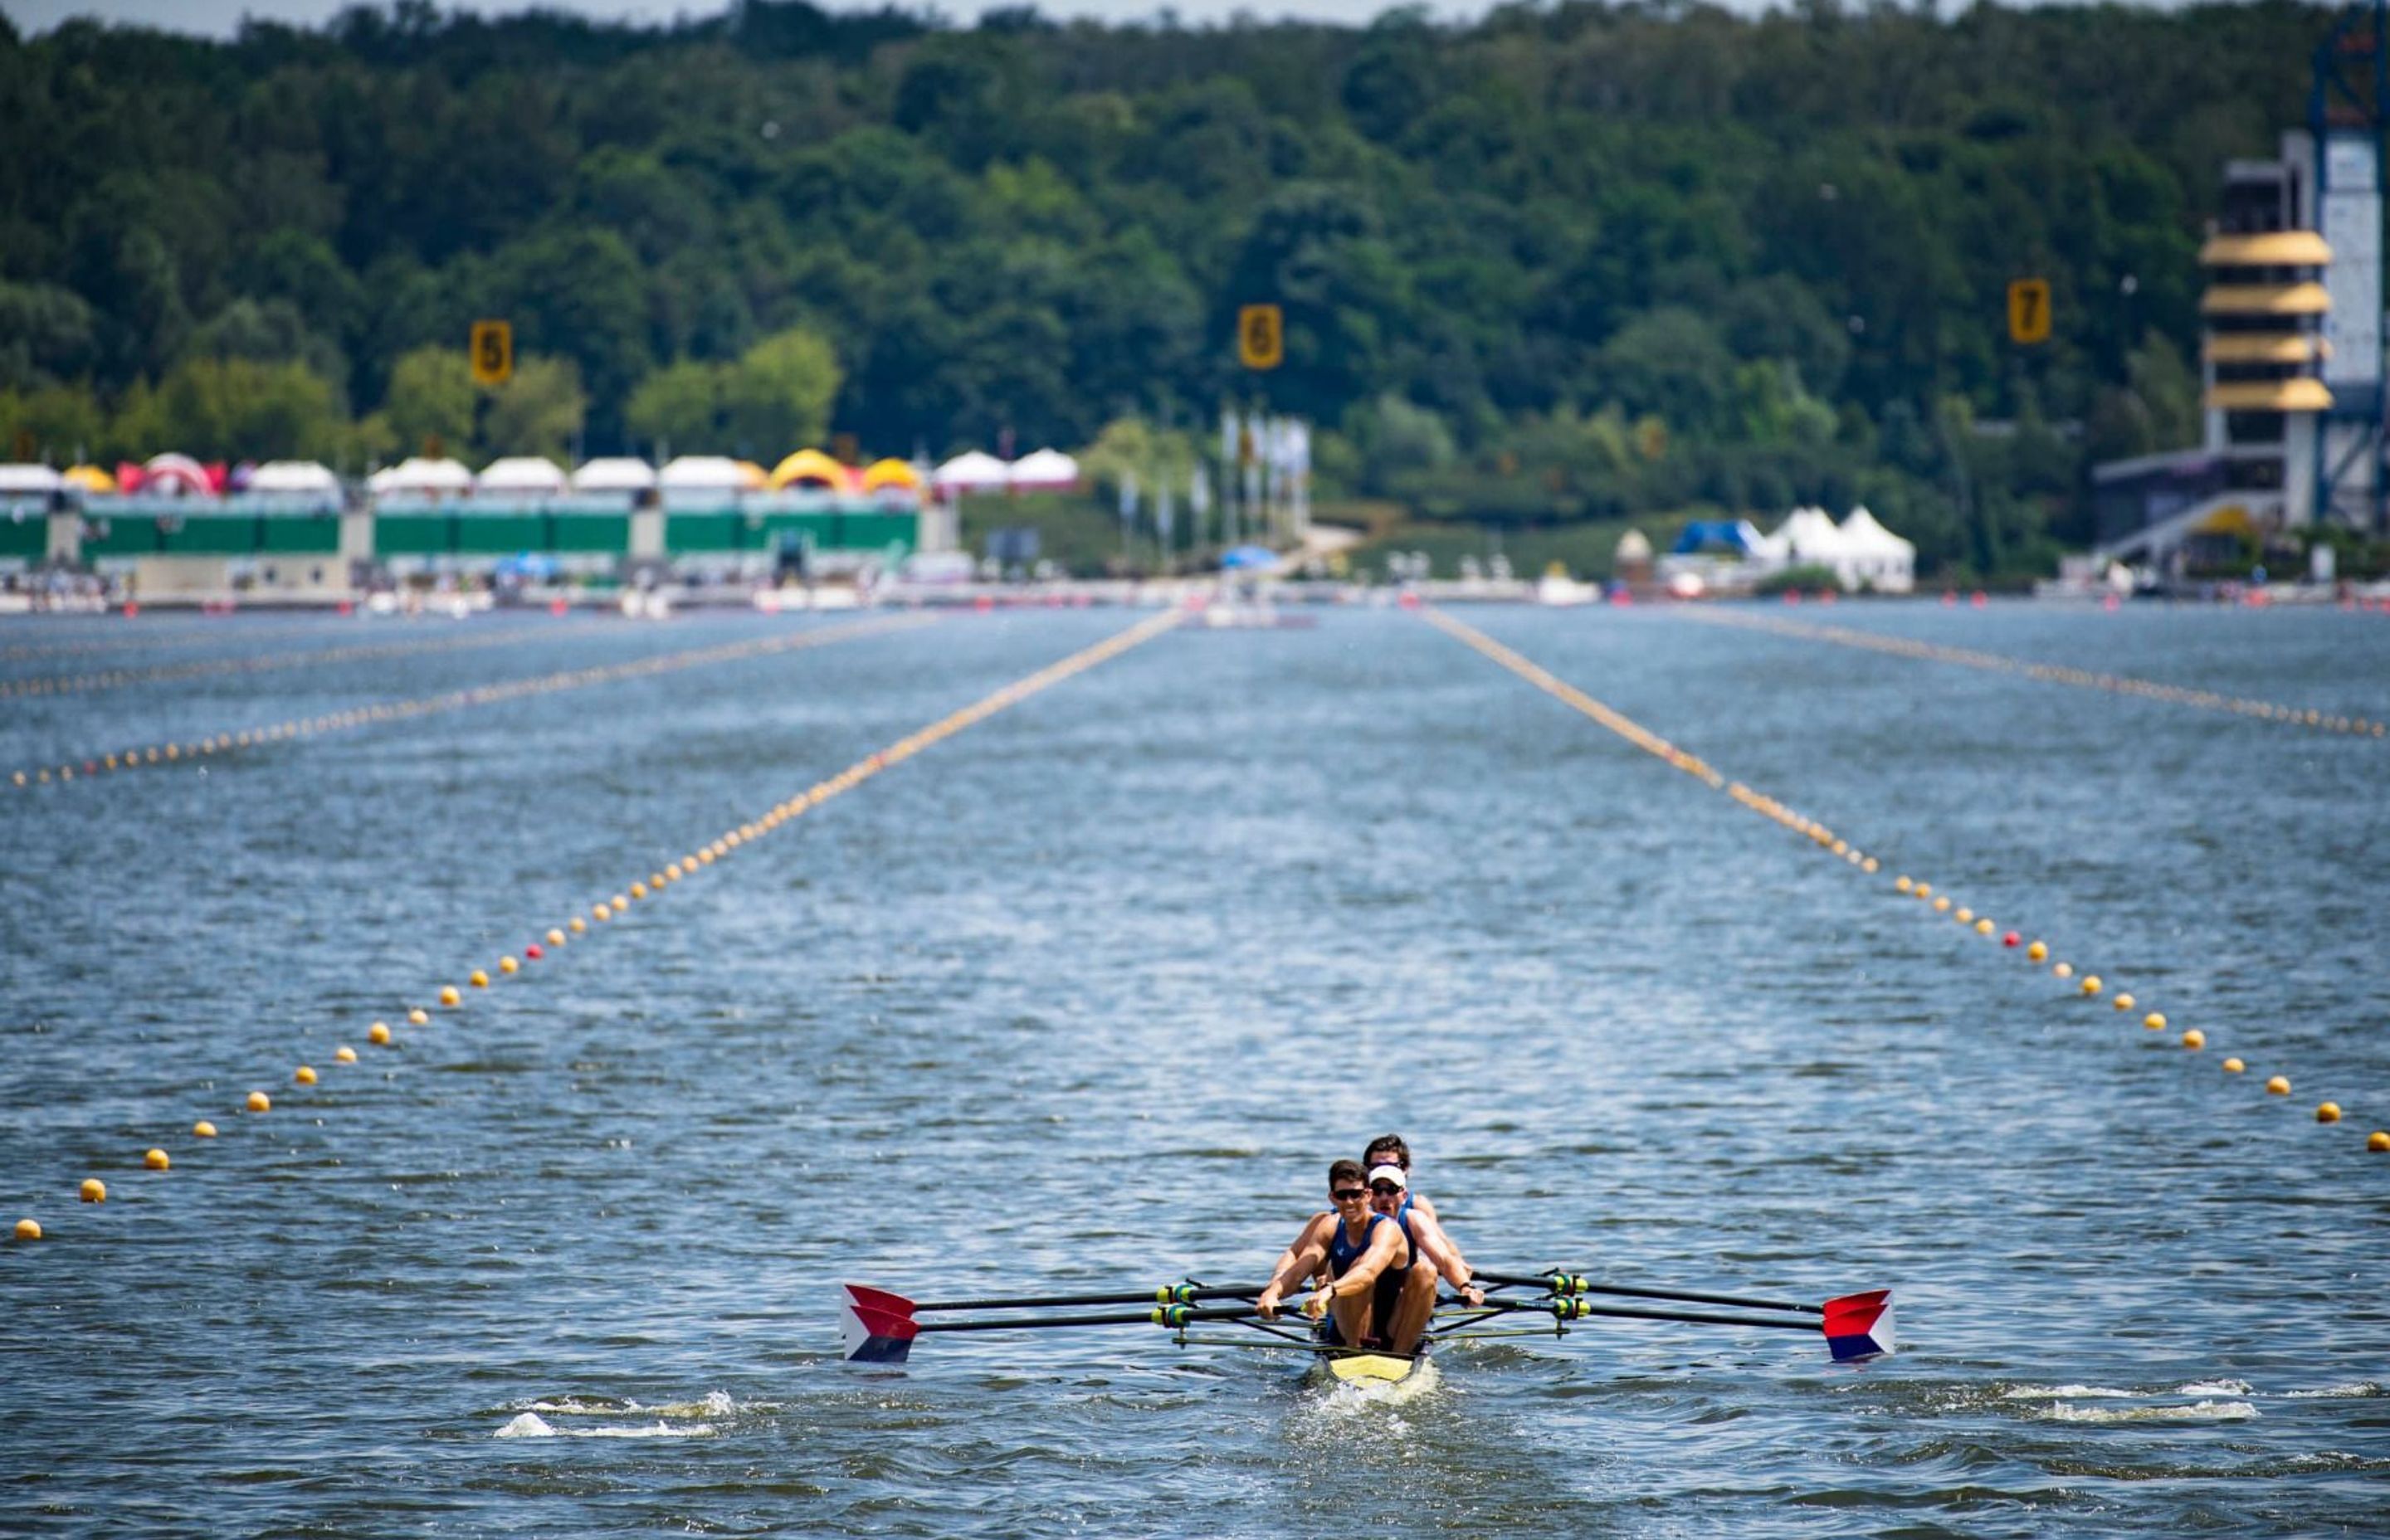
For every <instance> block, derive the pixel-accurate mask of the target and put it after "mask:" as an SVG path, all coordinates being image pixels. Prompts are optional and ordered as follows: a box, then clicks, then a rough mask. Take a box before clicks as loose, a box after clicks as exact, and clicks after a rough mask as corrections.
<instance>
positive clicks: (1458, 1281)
mask: <svg viewBox="0 0 2390 1540" xmlns="http://www.w3.org/2000/svg"><path fill="white" fill-rule="evenodd" d="M1361 1163H1362V1164H1363V1165H1365V1166H1367V1167H1368V1180H1369V1206H1370V1207H1371V1208H1372V1209H1374V1210H1376V1211H1377V1212H1378V1213H1382V1214H1384V1215H1386V1216H1387V1217H1388V1218H1390V1219H1392V1220H1394V1223H1396V1224H1398V1225H1400V1226H1402V1227H1403V1234H1404V1236H1405V1237H1406V1238H1407V1239H1408V1240H1409V1241H1410V1243H1411V1245H1412V1246H1413V1248H1414V1249H1415V1251H1416V1257H1415V1260H1416V1262H1417V1263H1418V1264H1421V1265H1425V1266H1427V1267H1430V1268H1431V1269H1433V1272H1434V1273H1435V1275H1436V1276H1437V1277H1442V1278H1443V1279H1444V1281H1446V1283H1449V1284H1451V1285H1452V1287H1453V1290H1454V1291H1455V1292H1456V1293H1458V1294H1459V1295H1460V1297H1461V1298H1462V1299H1464V1300H1467V1301H1468V1302H1469V1303H1471V1304H1482V1303H1484V1300H1485V1293H1484V1290H1481V1289H1479V1288H1478V1287H1477V1284H1476V1281H1475V1280H1476V1274H1475V1273H1474V1272H1473V1271H1472V1270H1471V1267H1470V1265H1469V1259H1468V1258H1467V1257H1465V1256H1463V1255H1461V1252H1460V1247H1459V1244H1458V1242H1456V1241H1455V1240H1454V1239H1453V1238H1452V1237H1451V1236H1449V1235H1447V1234H1446V1233H1445V1228H1444V1224H1443V1221H1441V1220H1439V1219H1438V1218H1437V1217H1436V1213H1435V1206H1434V1205H1433V1204H1432V1203H1430V1202H1429V1201H1428V1200H1427V1199H1426V1198H1425V1197H1424V1196H1422V1195H1421V1194H1419V1193H1416V1192H1413V1191H1412V1190H1411V1186H1410V1164H1411V1149H1410V1146H1409V1145H1407V1144H1406V1143H1404V1142H1403V1137H1402V1136H1401V1135H1399V1134H1386V1135H1381V1136H1379V1137H1377V1138H1374V1139H1372V1140H1370V1141H1369V1148H1368V1149H1366V1150H1364V1151H1362V1155H1361ZM1430 1299H1431V1302H1432V1301H1433V1288H1432V1287H1431V1290H1430ZM1430 1308H1431V1309H1433V1303H1431V1305H1430Z"/></svg>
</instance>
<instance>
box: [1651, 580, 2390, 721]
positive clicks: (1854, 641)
mask: <svg viewBox="0 0 2390 1540" xmlns="http://www.w3.org/2000/svg"><path fill="white" fill-rule="evenodd" d="M1671 613H1674V614H1677V615H1681V616H1683V617H1684V618H1685V619H1687V620H1695V621H1701V622H1704V623H1705V624H1709V625H1727V626H1740V627H1741V628H1742V629H1743V630H1745V631H1765V632H1768V633H1771V634H1773V635H1779V636H1791V637H1793V638H1795V639H1797V640H1800V641H1805V642H1831V643H1833V644H1834V645H1836V646H1838V647H1854V648H1865V649H1866V650H1868V651H1870V652H1883V653H1889V654H1891V655H1892V656H1894V657H1895V658H1912V659H1916V660H1918V661H1922V662H1929V663H1956V664H1958V665H1959V666H1960V667H1961V668H1972V669H1983V670H1985V672H1987V673H1992V674H2014V675H2016V676H2017V677H2019V678H2023V679H2037V680H2039V681H2041V682H2042V683H2044V684H2049V685H2072V686H2074V687H2076V688H2078V689H2087V690H2106V691H2108V692H2109V693H2110V694H2112V695H2132V696H2139V698H2140V699H2144V700H2159V701H2164V702H2165V704H2167V705H2169V706H2193V707H2196V708H2198V709H2199V710H2201V711H2210V712H2229V714H2231V715H2233V716H2246V717H2255V718H2256V719H2257V720H2259V721H2262V722H2278V723H2281V725H2284V726H2288V727H2306V728H2310V729H2312V730H2314V731H2316V732H2319V733H2341V734H2345V735H2346V736H2347V737H2350V738H2384V737H2390V724H2384V723H2381V722H2376V721H2374V720H2373V719H2371V717H2363V716H2341V715H2335V714H2334V713H2332V712H2319V711H2311V710H2308V709H2306V708H2305V707H2301V706H2285V705H2281V704H2279V703H2278V702H2275V701H2271V700H2255V699H2250V698H2249V697H2247V696H2243V695H2222V694H2219V693H2217V691H2215V690H2197V689H2191V688H2189V687H2185V686H2181V685H2164V684H2160V683H2158V682H2157V681H2156V680H2154V679H2136V678H2134V677H2133V676H2132V675H2130V674H2099V673H2095V672H2093V671H2092V670H2090V669H2079V668H2068V667H2066V666H2064V665H2062V664H2059V663H2035V662H2029V661H2026V660H2024V659H2023V658H2010V657H2005V656H2003V655H2001V654H1999V653H1997V652H1981V651H1978V650H1976V649H1975V648H1964V647H1944V646H1941V645H1939V644H1938V643H1934V642H1916V641H1910V640H1908V638H1907V637H1903V636H1880V635H1876V634H1875V633H1873V632H1870V631H1855V630H1853V629H1851V628H1850V627H1849V626H1844V625H1805V624H1803V623H1801V622H1795V621H1783V620H1777V619H1775V618H1774V617H1772V616H1767V615H1752V614H1745V613H1742V612H1740V611H1736V610H1711V609H1703V608H1700V607H1696V606H1680V607H1678V608H1677V610H1673V611H1671Z"/></svg>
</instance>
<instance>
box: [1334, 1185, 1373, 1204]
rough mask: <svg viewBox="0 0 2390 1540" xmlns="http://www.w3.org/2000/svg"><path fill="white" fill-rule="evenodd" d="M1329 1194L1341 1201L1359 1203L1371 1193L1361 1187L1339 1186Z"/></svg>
mask: <svg viewBox="0 0 2390 1540" xmlns="http://www.w3.org/2000/svg"><path fill="white" fill-rule="evenodd" d="M1328 1196H1329V1197H1330V1198H1333V1199H1335V1200H1336V1201H1338V1202H1339V1203H1357V1202H1359V1201H1360V1200H1362V1199H1364V1198H1367V1197H1368V1196H1369V1195H1368V1193H1367V1192H1364V1191H1363V1190H1362V1189H1361V1188H1359V1187H1338V1188H1337V1189H1336V1190H1335V1191H1333V1192H1331V1193H1330V1194H1329V1195H1328Z"/></svg>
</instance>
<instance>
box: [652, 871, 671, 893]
mask: <svg viewBox="0 0 2390 1540" xmlns="http://www.w3.org/2000/svg"><path fill="white" fill-rule="evenodd" d="M667 880H669V879H667V878H666V877H665V876H664V874H663V873H662V872H649V873H648V886H649V887H650V888H653V889H655V890H656V891H657V892H662V891H663V886H664V883H665V882H666V881H667Z"/></svg>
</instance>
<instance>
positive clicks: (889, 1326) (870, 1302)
mask: <svg viewBox="0 0 2390 1540" xmlns="http://www.w3.org/2000/svg"><path fill="white" fill-rule="evenodd" d="M846 1292H847V1304H846V1310H845V1319H844V1321H843V1322H842V1328H843V1332H842V1335H843V1337H844V1341H845V1356H846V1359H847V1361H848V1362H849V1363H864V1364H901V1363H903V1362H905V1360H906V1356H907V1355H908V1354H911V1353H912V1351H913V1340H914V1339H915V1338H916V1337H918V1336H919V1335H920V1334H921V1333H923V1332H925V1331H1040V1330H1047V1329H1051V1328H1064V1327H1099V1326H1160V1327H1169V1328H1173V1329H1176V1328H1181V1327H1187V1326H1192V1325H1196V1324H1198V1323H1200V1322H1204V1321H1242V1320H1252V1319H1254V1318H1255V1317H1256V1316H1257V1315H1258V1314H1259V1313H1258V1312H1256V1311H1255V1310H1254V1309H1253V1306H1251V1305H1249V1304H1228V1305H1194V1304H1163V1305H1156V1306H1153V1307H1151V1308H1150V1309H1145V1310H1136V1311H1128V1310H1122V1311H1108V1312H1104V1313H1102V1314H1099V1315H998V1316H972V1317H970V1318H969V1319H965V1320H959V1321H924V1320H919V1319H916V1318H915V1317H914V1315H913V1314H912V1310H911V1309H890V1308H887V1307H886V1306H884V1305H882V1304H881V1303H879V1302H880V1301H882V1300H893V1301H895V1302H896V1303H898V1304H900V1305H909V1304H910V1302H909V1301H906V1300H905V1299H904V1298H903V1296H901V1295H896V1294H889V1293H885V1292H884V1291H882V1290H877V1289H864V1288H860V1287H858V1286H856V1285H853V1284H850V1285H848V1286H847V1290H846ZM1255 1292H1259V1290H1255ZM1137 1297H1138V1298H1142V1297H1143V1296H1137ZM914 1308H919V1309H928V1308H929V1307H928V1306H926V1305H922V1306H917V1307H914ZM948 1308H952V1307H948Z"/></svg>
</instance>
